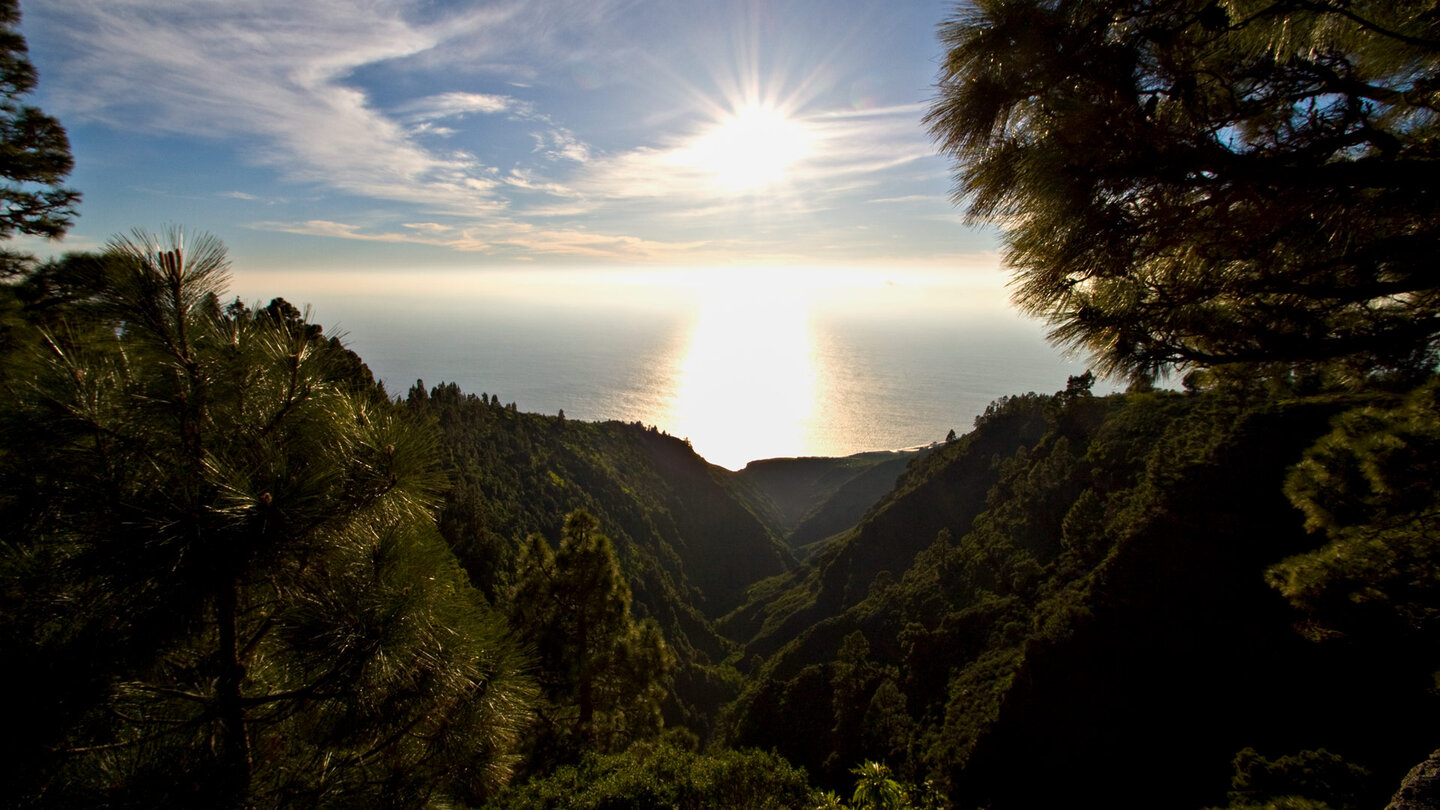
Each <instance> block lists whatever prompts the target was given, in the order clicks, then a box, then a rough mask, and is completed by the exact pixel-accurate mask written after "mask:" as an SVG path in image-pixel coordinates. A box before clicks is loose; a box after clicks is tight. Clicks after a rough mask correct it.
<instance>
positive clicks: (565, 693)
mask: <svg viewBox="0 0 1440 810" xmlns="http://www.w3.org/2000/svg"><path fill="white" fill-rule="evenodd" d="M507 601H508V602H509V605H510V616H511V623H512V624H513V625H514V627H515V628H516V630H517V632H518V633H519V634H520V635H521V636H522V637H523V638H525V639H527V640H529V641H530V642H531V643H532V644H535V645H536V647H537V648H538V651H539V655H540V667H541V672H540V681H541V686H542V689H543V692H544V697H545V704H544V705H543V706H542V707H541V709H540V719H541V728H540V730H539V733H538V737H537V740H536V741H535V743H534V746H533V747H534V750H535V754H534V756H535V757H536V758H537V759H538V760H539V761H540V762H541V763H549V762H554V761H557V760H560V759H564V758H567V757H571V756H574V755H576V754H578V753H579V752H581V751H595V752H600V753H610V752H614V751H619V750H622V749H624V748H626V747H628V746H629V745H630V744H631V743H633V742H635V741H638V740H644V739H649V738H652V737H654V736H655V735H656V734H658V733H659V731H660V727H661V725H662V721H661V716H660V704H661V702H662V701H663V700H664V698H665V688H664V682H665V680H666V677H667V675H668V674H669V672H670V670H671V668H672V667H673V666H674V658H673V656H672V655H671V653H670V652H669V650H668V649H667V648H666V645H665V641H664V638H663V637H662V636H661V634H660V628H659V627H658V626H657V625H656V623H655V622H654V620H645V621H641V622H635V621H633V620H632V619H631V617H630V589H629V588H628V587H627V586H626V584H625V580H624V578H623V577H622V576H621V574H620V566H619V563H618V562H617V560H616V558H615V552H614V549H613V548H612V547H611V545H610V538H608V537H606V536H605V535H603V534H601V533H600V532H599V524H598V523H597V522H596V520H595V518H594V517H592V516H590V515H589V514H587V513H585V512H573V513H571V514H570V515H569V517H567V518H566V519H565V529H564V532H563V535H562V537H561V540H560V546H559V548H558V549H556V550H555V551H554V552H551V550H550V547H549V546H548V545H546V543H545V541H544V539H542V538H541V537H539V536H538V535H535V536H532V537H531V538H530V541H529V544H528V545H527V546H526V547H525V549H524V550H523V551H522V554H521V560H520V579H519V581H518V582H517V583H516V587H515V590H514V592H513V593H512V594H511V595H510V598H509V599H508V600H507Z"/></svg>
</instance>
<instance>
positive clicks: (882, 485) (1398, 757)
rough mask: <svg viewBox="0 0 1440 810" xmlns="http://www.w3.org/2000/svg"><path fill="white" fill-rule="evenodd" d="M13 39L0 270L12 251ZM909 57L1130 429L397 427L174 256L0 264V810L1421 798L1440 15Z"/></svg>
mask: <svg viewBox="0 0 1440 810" xmlns="http://www.w3.org/2000/svg"><path fill="white" fill-rule="evenodd" d="M17 20H18V11H17V10H16V8H15V5H14V3H13V2H0V25H3V26H5V27H6V29H5V30H6V33H7V38H5V39H3V40H0V47H3V48H5V49H6V51H7V54H8V55H9V57H10V58H9V60H8V61H6V62H4V63H0V73H6V72H8V74H9V77H8V79H6V81H0V96H3V102H0V120H3V121H5V122H8V124H9V126H8V128H0V138H3V139H6V141H7V145H8V146H9V147H10V151H9V152H5V153H0V174H3V176H4V177H5V178H7V179H8V180H9V181H11V184H12V185H11V187H10V188H9V189H8V192H9V193H10V196H9V198H8V199H9V200H10V202H9V203H8V208H7V213H6V215H5V216H4V217H0V218H3V220H4V223H3V226H0V238H4V237H8V236H9V235H11V234H12V233H29V234H38V235H49V236H54V235H57V234H59V233H63V232H64V230H65V229H66V228H67V227H68V226H69V224H70V222H71V220H72V218H73V216H74V206H75V204H76V202H77V201H78V199H79V197H78V194H77V193H76V192H73V191H71V190H69V189H66V188H63V187H62V186H61V185H60V184H61V182H62V180H63V178H64V176H65V175H66V174H67V173H68V171H69V169H70V165H71V164H70V160H69V155H68V146H67V144H66V141H65V137H64V131H63V129H62V128H60V127H59V124H58V122H55V121H54V120H53V119H50V118H48V117H47V116H44V115H43V113H40V112H39V111H38V110H36V109H34V108H32V107H27V106H25V105H24V104H23V103H22V102H21V101H17V100H16V99H17V98H18V97H20V96H23V95H25V94H26V93H27V92H28V91H29V90H30V89H31V88H32V87H33V85H34V81H35V77H34V73H33V69H30V68H29V66H28V63H27V62H26V61H25V58H24V53H25V51H24V42H23V40H22V39H20V38H19V35H18V34H17V33H15V32H14V30H13V28H14V26H15V24H16V21H17ZM941 37H942V42H944V43H945V45H946V47H947V49H948V58H947V60H946V62H945V63H944V65H943V66H942V71H941V77H940V85H939V98H938V99H937V101H936V104H935V106H934V108H933V109H932V113H931V115H930V117H929V119H928V121H929V123H930V125H931V126H932V127H933V128H934V132H935V135H936V137H937V140H938V141H939V142H940V145H941V148H942V149H943V150H945V151H946V152H947V154H949V155H950V156H951V157H953V158H954V159H955V161H956V171H957V181H958V183H959V186H960V189H961V191H962V194H963V196H964V199H965V201H966V204H967V205H968V206H969V208H968V213H969V216H970V217H971V218H972V219H974V220H976V221H979V222H992V223H995V224H999V225H1001V226H1002V227H1003V228H1004V229H1005V232H1006V237H1005V238H1006V243H1005V244H1006V248H1005V249H1006V252H1007V260H1008V261H1009V262H1010V264H1011V266H1012V267H1013V268H1014V272H1015V273H1016V279H1017V285H1016V288H1015V289H1016V291H1017V292H1016V294H1017V303H1018V304H1019V305H1020V306H1022V308H1024V309H1026V310H1027V311H1028V312H1030V313H1032V314H1034V315H1037V316H1039V317H1042V318H1045V319H1047V320H1048V321H1049V322H1050V324H1051V326H1052V329H1053V336H1054V338H1055V339H1056V340H1057V341H1059V342H1062V343H1067V344H1069V345H1071V346H1072V347H1075V348H1078V349H1080V350H1082V351H1085V352H1087V353H1088V354H1089V356H1090V357H1092V358H1093V359H1094V361H1095V364H1096V368H1097V369H1098V370H1102V371H1104V372H1106V373H1109V374H1111V375H1112V376H1114V377H1115V378H1117V379H1118V378H1126V379H1128V381H1129V388H1128V390H1126V391H1125V392H1124V393H1117V394H1112V395H1108V396H1096V395H1095V394H1093V393H1092V389H1093V386H1094V383H1095V381H1096V378H1095V376H1094V375H1093V374H1090V373H1087V374H1084V375H1079V376H1074V377H1071V378H1070V379H1069V380H1067V381H1066V382H1065V384H1064V387H1063V388H1060V390H1056V391H1055V392H1053V393H1047V392H1041V393H1035V392H1031V393H1017V394H1016V395H1013V396H1009V397H1004V398H1001V399H999V400H997V401H995V402H994V403H992V404H991V405H990V407H989V408H988V409H987V410H986V411H985V412H984V413H983V414H981V415H979V416H978V417H976V419H975V422H974V425H973V428H971V429H970V430H967V431H963V432H962V435H958V436H957V435H952V436H950V437H947V439H946V440H945V441H944V442H937V443H936V444H935V445H932V446H930V447H928V448H926V449H924V450H919V451H913V452H907V453H871V454H862V455H858V456H852V457H850V458H844V459H771V460H763V461H757V462H754V463H752V464H751V465H749V466H748V467H747V468H746V469H744V470H741V471H738V472H733V471H729V470H725V469H722V468H720V467H717V466H714V465H711V464H709V463H707V462H706V461H705V460H704V459H702V458H700V457H699V456H697V455H696V454H695V453H694V452H693V450H692V449H691V447H690V446H689V445H688V443H687V442H685V441H684V440H681V439H678V438H676V437H673V436H669V435H666V434H665V433H664V432H662V431H660V430H658V429H657V428H655V427H653V426H646V425H643V424H639V423H626V422H606V423H591V422H584V421H576V420H573V419H567V418H566V417H565V415H564V414H563V412H561V413H558V414H555V415H548V414H534V413H526V412H522V411H521V410H520V409H519V408H518V407H517V406H516V405H515V404H514V403H510V404H502V403H501V401H500V399H499V397H498V396H495V395H492V394H489V393H484V392H470V391H463V390H461V389H460V388H459V387H458V386H457V385H455V384H453V383H446V382H437V383H436V384H434V385H429V386H427V385H426V384H425V383H424V382H423V381H416V382H415V383H414V385H413V386H411V387H410V388H409V389H408V390H407V391H406V392H404V393H403V394H402V393H400V392H397V391H390V390H387V389H386V388H385V387H384V386H383V385H382V384H380V383H378V382H377V381H376V379H375V378H374V375H373V374H372V373H371V371H370V369H369V368H367V367H366V365H365V363H364V358H362V357H359V356H357V355H356V354H355V353H353V352H352V351H350V350H349V349H347V348H346V347H345V345H344V344H343V342H342V341H340V340H339V339H337V338H335V337H334V336H333V335H330V334H327V332H326V331H325V329H324V328H323V327H322V326H321V325H319V324H315V323H312V322H311V320H310V318H309V315H308V313H307V312H305V311H302V310H300V309H298V308H297V307H295V306H294V305H292V304H291V303H289V302H287V301H286V300H285V299H284V298H279V297H277V298H275V299H273V300H271V301H270V302H269V303H267V304H263V305H262V304H260V303H258V302H244V301H240V300H238V299H235V298H233V297H231V295H230V293H229V288H228V257H227V254H226V251H225V248H224V246H223V245H222V244H221V243H220V241H219V240H218V239H216V238H214V237H211V236H208V235H204V234H195V233H186V232H184V231H182V230H181V229H179V228H174V229H171V230H169V231H166V232H163V233H159V234H155V233H151V232H148V231H144V230H136V231H134V232H132V233H131V234H128V235H121V236H116V237H115V238H113V239H112V240H111V241H110V242H109V243H108V244H107V245H106V246H105V247H104V248H103V249H101V250H98V251H93V252H88V253H71V254H67V255H64V256H61V257H58V258H54V259H49V260H43V261H42V260H39V259H36V258H34V257H30V256H26V255H24V254H21V253H19V252H15V251H6V252H4V253H3V256H0V259H3V263H0V269H3V275H4V282H5V283H4V284H3V285H0V402H3V404H0V660H4V661H5V662H7V664H8V667H7V671H8V672H9V674H10V678H9V679H8V682H9V683H10V685H11V690H12V696H13V697H14V700H13V701H12V704H13V705H12V707H11V710H10V711H9V713H8V723H7V734H6V735H5V737H4V743H3V746H4V747H3V751H0V784H3V785H5V788H4V791H3V794H0V804H3V805H4V806H7V807H17V808H20V807H23V808H52V807H53V808H70V807H97V808H130V807H135V808H139V807H147V808H148V807H196V808H222V807H224V808H271V807H274V808H279V807H372V806H373V807H416V808H421V807H436V808H438V807H457V808H458V807H470V808H482V807H484V808H496V809H497V810H502V809H513V810H522V808H601V807H685V808H709V807H714V808H721V807H757V808H762V807H773V808H782V807H783V808H837V807H845V806H853V807H856V808H945V807H952V808H997V809H998V808H1030V807H1039V806H1047V805H1058V804H1067V805H1068V804H1083V805H1092V804H1093V805H1103V806H1113V807H1135V808H1139V807H1154V806H1173V807H1184V808H1228V809H1229V810H1242V809H1246V808H1289V809H1293V810H1320V809H1321V808H1329V809H1330V810H1350V808H1357V809H1358V808H1369V807H1381V806H1385V804H1386V802H1387V801H1390V800H1391V798H1392V796H1393V797H1394V802H1395V803H1394V804H1393V805H1391V806H1393V807H1396V808H1408V807H1433V806H1435V805H1436V803H1437V802H1440V787H1437V786H1436V785H1435V783H1434V779H1433V774H1431V775H1430V776H1429V777H1427V776H1426V771H1425V769H1424V768H1417V767H1416V766H1418V765H1420V764H1421V763H1426V762H1427V760H1428V762H1429V765H1430V770H1431V771H1433V770H1434V763H1435V760H1436V759H1437V758H1440V737H1437V734H1436V732H1435V729H1436V728H1437V727H1440V723H1437V721H1440V695H1437V694H1436V692H1437V686H1436V684H1437V677H1440V657H1437V646H1436V641H1437V635H1436V633H1437V629H1440V621H1437V620H1440V593H1437V591H1440V550H1437V545H1436V540H1437V536H1440V535H1437V516H1440V495H1437V492H1436V490H1435V487H1434V481H1435V480H1436V478H1437V474H1440V376H1437V374H1436V359H1437V353H1436V350H1437V336H1440V326H1437V325H1436V324H1437V320H1436V318H1437V312H1436V310H1437V306H1436V302H1437V299H1436V297H1435V295H1436V289H1437V287H1436V284H1435V281H1434V279H1433V273H1432V272H1431V271H1432V270H1433V263H1434V257H1435V256H1436V255H1440V253H1437V250H1436V248H1437V242H1436V233H1435V227H1436V222H1440V219H1437V218H1436V217H1435V216H1434V213H1435V207H1436V193H1437V191H1436V189H1437V188H1440V186H1437V185H1436V184H1434V183H1433V182H1432V181H1433V176H1432V175H1433V167H1434V165H1435V163H1434V161H1435V154H1436V152H1435V128H1436V126H1437V117H1436V116H1437V110H1440V100H1437V99H1440V60H1437V52H1440V50H1437V48H1440V18H1437V17H1436V15H1435V14H1434V12H1433V9H1430V8H1429V7H1426V6H1422V5H1412V4H1406V3H1386V4H1364V3H1350V4H1343V5H1339V4H1336V5H1332V4H1327V3H1313V2H1307V3H1288V2H1279V3H1271V4H1247V3H1240V2H1212V0H1204V2H1177V3H1163V4H1141V5H1135V4H1121V3H1111V2H1093V3H1092V2H1082V3H1047V2H1037V1H1036V0H1003V1H995V2H992V1H991V0H985V1H984V2H979V3H975V4H973V5H967V6H965V7H964V8H962V9H960V10H959V11H958V12H957V14H956V15H955V16H954V17H953V18H952V19H950V20H947V21H945V22H944V23H943V24H942V27H941ZM37 188H38V189H39V190H38V191H37V190H36V189H37ZM277 292H283V291H277ZM317 303H323V302H317ZM1057 388H1059V386H1058V385H1057ZM1412 769H1414V770H1413V771H1412ZM1402 785H1403V789H1402Z"/></svg>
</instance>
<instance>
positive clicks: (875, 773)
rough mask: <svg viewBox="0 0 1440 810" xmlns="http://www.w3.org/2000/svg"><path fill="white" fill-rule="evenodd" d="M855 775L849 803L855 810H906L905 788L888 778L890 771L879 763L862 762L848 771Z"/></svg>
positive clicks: (907, 804)
mask: <svg viewBox="0 0 1440 810" xmlns="http://www.w3.org/2000/svg"><path fill="white" fill-rule="evenodd" d="M850 772H851V773H852V774H854V775H855V794H854V795H853V796H851V797H850V801H851V803H852V804H854V805H855V807H856V808H857V810H907V808H908V807H909V803H908V802H907V801H906V798H905V788H903V787H902V786H901V785H900V783H899V782H897V781H895V780H894V779H892V778H890V769H889V768H887V767H885V766H884V765H883V764H881V763H879V762H873V761H867V762H863V763H861V764H860V765H858V766H857V767H855V768H854V769H853V770H851V771H850Z"/></svg>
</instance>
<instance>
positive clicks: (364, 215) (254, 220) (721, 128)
mask: <svg viewBox="0 0 1440 810" xmlns="http://www.w3.org/2000/svg"><path fill="white" fill-rule="evenodd" d="M953 10H954V8H953V4H952V3H950V2H932V1H931V0H903V1H902V2H879V1H865V0H793V1H792V2H786V1H784V0H769V1H766V0H736V1H732V0H713V1H712V2H696V3H692V2H678V1H677V0H531V1H530V2H523V1H522V2H516V1H514V0H500V1H498V2H487V1H485V0H44V2H35V0H30V2H23V1H22V12H23V14H24V17H23V22H22V26H21V30H22V33H23V34H24V35H25V36H26V38H27V40H28V42H29V45H30V49H31V57H32V60H33V61H34V63H35V65H36V67H37V68H38V70H39V72H40V84H39V88H38V90H37V92H36V94H35V96H34V100H35V101H36V102H37V103H38V104H39V105H40V106H41V107H42V108H43V109H44V110H45V111H46V112H48V113H50V114H52V115H54V116H56V117H58V118H59V119H60V121H61V122H62V124H63V125H64V126H65V127H66V128H67V130H68V132H69V134H70V138H71V146H72V151H73V153H74V156H75V160H76V169H75V171H74V173H73V174H72V177H71V180H70V183H69V185H71V186H72V187H74V188H76V189H78V190H80V191H81V192H82V193H83V194H84V201H83V203H82V204H81V207H80V218H79V220H78V221H77V223H76V225H75V227H74V228H73V229H72V231H71V233H70V235H69V236H68V237H67V238H66V241H65V242H64V243H62V244H61V245H60V246H59V247H58V248H56V247H53V246H52V247H51V248H49V249H48V251H49V252H54V251H55V250H59V249H63V250H73V249H88V248H93V247H97V246H99V245H102V244H103V243H104V242H105V241H106V240H107V239H109V238H110V237H111V236H112V235H113V234H117V233H123V232H127V231H129V230H130V229H131V228H135V227H140V228H144V229H147V230H150V231H160V230H163V229H164V228H166V227H168V226H170V225H179V226H181V227H183V228H185V229H186V230H190V231H195V230H199V231H208V232H210V233H212V234H214V235H216V236H219V237H220V238H221V239H222V240H224V241H225V243H226V244H227V245H228V246H229V248H230V253H231V257H232V260H233V262H234V265H235V268H236V271H237V273H282V274H296V273H310V274H317V275H316V277H317V278H318V277H319V274H324V273H327V272H328V273H332V274H333V273H336V272H340V273H342V274H343V273H357V272H358V273H363V272H365V271H384V272H386V273H393V272H403V273H416V274H423V273H425V272H433V271H440V272H445V271H452V270H456V269H465V270H487V269H488V270H504V271H508V272H514V271H517V270H518V271H527V270H530V269H549V268H570V269H575V268H582V269H583V268H612V269H613V268H617V267H618V268H660V269H668V268H678V269H683V268H724V267H733V266H747V267H760V268H790V267H799V268H809V269H810V270H813V269H814V268H852V269H853V268H879V269H883V270H884V271H886V272H889V271H893V270H896V269H906V268H909V269H919V270H933V271H938V272H942V273H962V274H972V275H975V277H976V278H981V277H982V276H983V277H984V280H985V281H984V283H993V284H997V285H998V284H1001V283H1003V279H1002V278H1000V276H999V271H998V270H997V269H996V268H997V267H998V260H997V259H996V258H995V251H996V244H997V240H996V238H995V235H994V233H992V232H990V231H987V230H985V229H980V228H973V227H967V226H965V225H964V224H962V222H961V217H960V214H959V212H958V210H957V209H956V208H955V206H954V204H953V202H952V200H951V190H952V188H953V183H952V178H951V171H950V166H949V163H948V161H947V160H946V159H945V158H944V157H942V156H940V155H938V154H937V152H936V148H935V146H934V143H933V140H932V138H931V137H930V135H929V133H928V132H927V130H926V128H925V126H924V125H923V123H922V120H921V119H922V118H923V116H924V114H925V112H926V109H927V107H928V105H929V103H930V101H931V99H932V97H933V94H934V83H935V77H936V73H937V67H938V59H939V56H940V46H939V44H938V42H937V39H936V26H937V24H938V23H940V22H941V21H943V20H944V19H945V18H946V17H947V16H948V15H950V14H951V13H953ZM332 277H337V276H332Z"/></svg>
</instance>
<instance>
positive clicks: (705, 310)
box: [665, 284, 818, 469]
mask: <svg viewBox="0 0 1440 810" xmlns="http://www.w3.org/2000/svg"><path fill="white" fill-rule="evenodd" d="M701 294H702V296H703V297H702V300H701V309H700V313H699V317H698V318H697V320H696V323H695V326H694V328H693V330H692V332H691V336H690V343H689V347H688V349H687V350H686V352H685V353H684V355H683V357H682V358H681V359H680V360H679V364H678V369H677V373H676V375H675V376H676V377H677V379H678V384H677V386H676V389H675V399H674V400H673V405H672V415H671V417H670V418H669V419H667V420H665V421H667V422H668V423H669V424H670V425H672V426H673V427H672V429H671V430H670V432H671V433H672V434H675V435H679V436H685V437H691V438H692V442H693V444H694V446H695V450H696V452H698V453H699V454H700V455H702V456H704V457H705V458H706V459H707V460H709V461H710V462H711V463H713V464H719V465H721V466H724V467H730V468H732V469H735V468H739V467H742V466H744V464H745V463H746V462H748V461H751V460H753V459H757V458H766V457H774V456H786V455H803V454H804V452H805V450H806V447H807V444H806V442H807V435H808V433H809V431H810V428H811V423H812V421H813V418H814V413H813V408H814V402H815V399H816V397H815V389H816V384H817V376H818V374H817V369H816V361H815V358H816V351H815V346H814V341H813V333H812V330H811V328H810V313H809V307H808V303H807V301H806V299H805V297H804V296H803V295H802V294H801V293H800V291H799V290H797V289H795V288H787V287H785V286H782V285H764V286H760V287H757V286H756V285H749V284H741V285H732V286H722V285H707V286H704V287H702V288H701Z"/></svg>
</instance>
